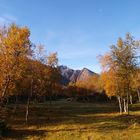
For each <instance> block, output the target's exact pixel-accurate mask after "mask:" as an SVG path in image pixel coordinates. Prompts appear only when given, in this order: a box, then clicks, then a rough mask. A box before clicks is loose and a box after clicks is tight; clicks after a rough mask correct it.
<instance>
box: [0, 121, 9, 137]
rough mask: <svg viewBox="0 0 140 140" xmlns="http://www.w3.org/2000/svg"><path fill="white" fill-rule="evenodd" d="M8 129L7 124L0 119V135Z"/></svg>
mask: <svg viewBox="0 0 140 140" xmlns="http://www.w3.org/2000/svg"><path fill="white" fill-rule="evenodd" d="M7 130H8V126H7V124H6V123H5V121H4V120H0V136H3V135H4V134H5V133H6V131H7Z"/></svg>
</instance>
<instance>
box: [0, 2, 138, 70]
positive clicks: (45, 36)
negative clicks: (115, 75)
mask: <svg viewBox="0 0 140 140" xmlns="http://www.w3.org/2000/svg"><path fill="white" fill-rule="evenodd" d="M139 7H140V1H139V0H0V25H3V24H8V23H11V22H15V23H17V24H18V25H20V26H28V27H29V28H30V30H31V40H32V42H34V43H36V44H43V45H44V46H45V49H46V50H47V53H48V54H49V53H50V52H57V53H58V57H59V64H62V65H67V66H69V67H71V68H74V69H81V68H83V67H87V68H89V69H91V70H93V71H95V72H100V71H101V70H100V65H99V63H98V60H97V56H98V55H99V54H104V53H105V52H107V51H108V50H109V47H110V46H111V45H112V44H114V43H116V40H117V38H118V37H120V36H121V37H124V35H125V33H126V32H130V33H132V35H133V36H135V37H136V38H137V39H140V8H139Z"/></svg>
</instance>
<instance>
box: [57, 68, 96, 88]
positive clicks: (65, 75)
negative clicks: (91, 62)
mask: <svg viewBox="0 0 140 140" xmlns="http://www.w3.org/2000/svg"><path fill="white" fill-rule="evenodd" d="M58 69H59V71H60V73H61V76H62V80H61V83H62V84H64V85H67V84H68V83H69V82H72V83H76V82H77V81H81V82H82V81H85V80H87V79H88V78H89V77H90V76H93V75H98V74H96V73H94V72H93V71H91V70H89V69H87V68H83V69H82V70H73V69H70V68H68V67H67V66H62V65H61V66H59V67H58Z"/></svg>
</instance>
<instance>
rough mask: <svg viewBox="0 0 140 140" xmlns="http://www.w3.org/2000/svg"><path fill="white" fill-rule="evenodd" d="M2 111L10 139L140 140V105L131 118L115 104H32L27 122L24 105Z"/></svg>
mask: <svg viewBox="0 0 140 140" xmlns="http://www.w3.org/2000/svg"><path fill="white" fill-rule="evenodd" d="M13 107H14V106H13V105H7V107H6V108H5V109H3V110H1V112H0V114H2V117H3V118H6V122H8V125H9V126H10V130H9V132H7V134H6V136H5V137H3V138H1V139H2V140H3V139H7V140H14V139H16V140H18V139H19V140H22V139H23V140H24V139H26V140H28V139H29V140H140V104H134V105H132V106H131V107H130V110H131V111H130V115H129V116H128V115H126V114H123V115H120V114H119V113H118V111H119V110H118V106H117V105H115V104H112V103H108V104H105V103H101V104H99V103H80V102H74V101H72V102H69V101H65V100H63V101H55V102H52V104H51V105H50V104H49V102H47V103H44V104H31V106H30V112H29V122H28V124H26V123H25V109H26V108H25V105H20V104H19V105H18V108H17V113H16V114H13V111H12V110H13Z"/></svg>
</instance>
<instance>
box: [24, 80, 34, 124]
mask: <svg viewBox="0 0 140 140" xmlns="http://www.w3.org/2000/svg"><path fill="white" fill-rule="evenodd" d="M32 92H33V79H32V80H31V91H30V94H29V95H28V100H27V105H26V118H25V120H26V123H28V116H29V105H30V99H31V97H32Z"/></svg>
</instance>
